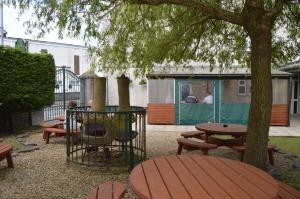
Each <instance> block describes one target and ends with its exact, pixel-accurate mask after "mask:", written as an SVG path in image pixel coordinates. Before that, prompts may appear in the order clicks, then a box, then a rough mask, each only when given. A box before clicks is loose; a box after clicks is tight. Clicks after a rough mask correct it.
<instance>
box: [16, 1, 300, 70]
mask: <svg viewBox="0 0 300 199" xmlns="http://www.w3.org/2000/svg"><path fill="white" fill-rule="evenodd" d="M11 2H12V3H14V5H19V7H20V8H21V10H22V12H24V11H25V10H26V9H28V8H29V7H32V8H33V13H34V15H35V17H34V18H33V19H35V20H30V21H28V22H27V25H28V28H29V30H32V29H35V30H39V35H38V36H43V35H44V34H45V33H47V32H49V31H51V30H52V29H53V28H58V30H59V34H60V36H61V37H63V36H64V33H66V35H68V36H74V37H78V36H80V35H81V34H83V36H84V39H85V41H86V42H87V43H89V44H90V45H91V52H92V54H93V55H95V56H94V58H95V59H94V60H93V61H94V62H93V63H95V64H96V66H98V67H99V69H100V70H102V71H103V70H105V71H108V72H115V71H121V72H125V71H126V70H127V69H128V68H129V67H134V68H135V71H136V74H140V75H144V74H145V73H147V72H149V71H151V70H152V67H153V64H155V63H157V64H164V65H167V64H169V63H172V62H174V63H176V64H185V63H187V62H188V61H190V60H196V61H201V62H206V63H210V64H211V65H212V66H215V65H220V66H221V67H225V66H227V67H228V66H231V64H233V63H235V64H236V63H239V64H241V65H244V66H246V65H249V59H250V40H249V36H248V33H247V30H245V28H244V27H243V26H241V24H242V23H243V21H244V20H249V19H247V18H243V17H242V15H243V12H245V10H246V9H245V7H246V3H247V2H251V1H238V0H231V1H216V0H211V1H208V0H206V1H197V0H188V1H183V0H182V1H180V0H165V1H163V0H151V1H138V0H135V1H134V0H131V1H121V0H119V1H116V0H112V1H86V0H77V1H69V0H64V1H55V0H50V1H27V0H18V1H14V0H13V1H11ZM143 2H144V3H149V4H155V5H156V6H153V5H141V4H142V3H143ZM260 2H261V4H262V9H261V10H262V12H270V13H271V12H275V9H276V8H277V7H279V6H280V5H279V4H284V5H281V6H282V11H281V12H280V13H278V17H277V18H276V21H275V24H274V26H273V29H272V32H273V33H274V34H273V38H272V63H273V65H274V66H278V65H280V64H282V63H286V62H289V61H293V60H295V59H297V58H299V53H298V52H299V50H300V31H299V28H300V6H299V3H297V2H296V1H283V0H277V1H275V0H265V1H260ZM176 4H177V5H176ZM178 5H179V6H178Z"/></svg>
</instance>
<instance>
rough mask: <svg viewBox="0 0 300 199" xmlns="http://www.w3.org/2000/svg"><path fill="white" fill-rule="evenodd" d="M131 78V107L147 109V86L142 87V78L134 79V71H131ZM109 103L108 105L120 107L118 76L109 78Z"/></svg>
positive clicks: (109, 76)
mask: <svg viewBox="0 0 300 199" xmlns="http://www.w3.org/2000/svg"><path fill="white" fill-rule="evenodd" d="M129 78H130V79H131V83H130V85H129V92H130V105H131V106H142V107H147V103H148V97H147V84H144V85H140V84H139V82H140V81H141V79H140V78H134V75H133V70H130V71H129ZM107 85H108V86H107V101H108V105H118V104H119V96H118V83H117V76H116V75H108V76H107Z"/></svg>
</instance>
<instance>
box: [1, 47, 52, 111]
mask: <svg viewBox="0 0 300 199" xmlns="http://www.w3.org/2000/svg"><path fill="white" fill-rule="evenodd" d="M54 86H55V64H54V59H53V57H52V55H50V54H46V53H41V54H38V53H27V52H23V51H21V50H18V49H14V48H10V47H4V46H0V103H3V104H2V105H1V106H0V111H5V112H7V111H8V112H24V111H32V110H36V109H40V108H42V107H43V106H46V105H51V104H52V103H53V101H54Z"/></svg>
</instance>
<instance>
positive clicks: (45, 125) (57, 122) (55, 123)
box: [41, 120, 64, 128]
mask: <svg viewBox="0 0 300 199" xmlns="http://www.w3.org/2000/svg"><path fill="white" fill-rule="evenodd" d="M63 124H64V122H63V121H60V120H50V121H47V122H43V123H42V124H41V126H42V127H43V128H55V127H57V126H58V125H63Z"/></svg>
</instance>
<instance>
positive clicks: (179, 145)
mask: <svg viewBox="0 0 300 199" xmlns="http://www.w3.org/2000/svg"><path fill="white" fill-rule="evenodd" d="M181 151H182V144H180V143H178V149H177V155H180V154H181Z"/></svg>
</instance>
